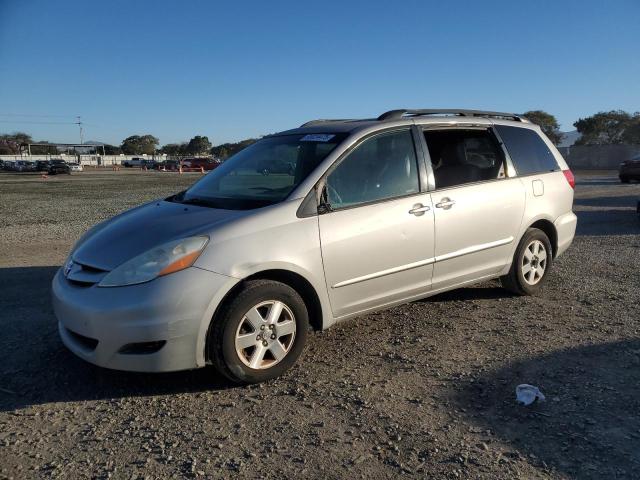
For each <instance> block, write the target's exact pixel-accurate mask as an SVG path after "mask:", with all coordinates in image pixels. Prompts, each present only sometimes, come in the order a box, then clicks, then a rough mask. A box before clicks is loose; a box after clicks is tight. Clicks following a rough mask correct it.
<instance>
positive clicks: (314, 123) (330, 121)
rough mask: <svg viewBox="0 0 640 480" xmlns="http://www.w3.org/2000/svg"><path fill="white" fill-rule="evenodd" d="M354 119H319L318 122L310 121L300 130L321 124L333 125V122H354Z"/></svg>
mask: <svg viewBox="0 0 640 480" xmlns="http://www.w3.org/2000/svg"><path fill="white" fill-rule="evenodd" d="M353 120H354V119H353V118H333V119H328V118H319V119H318V120H309V121H308V122H306V123H303V124H302V125H300V126H299V127H298V128H302V127H310V126H312V125H319V124H321V123H332V122H353Z"/></svg>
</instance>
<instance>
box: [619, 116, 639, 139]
mask: <svg viewBox="0 0 640 480" xmlns="http://www.w3.org/2000/svg"><path fill="white" fill-rule="evenodd" d="M622 140H623V142H624V143H628V144H631V145H640V112H635V113H634V114H633V115H632V117H631V120H630V122H629V125H627V128H625V130H624V134H623V135H622Z"/></svg>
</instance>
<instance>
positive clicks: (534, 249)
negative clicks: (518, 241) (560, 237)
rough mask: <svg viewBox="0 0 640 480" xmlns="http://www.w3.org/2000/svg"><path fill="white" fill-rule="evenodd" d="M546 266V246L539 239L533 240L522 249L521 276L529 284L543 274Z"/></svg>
mask: <svg viewBox="0 0 640 480" xmlns="http://www.w3.org/2000/svg"><path fill="white" fill-rule="evenodd" d="M546 268H547V248H546V247H545V245H544V243H542V242H541V241H540V240H533V241H532V242H531V243H529V245H527V248H525V249H524V255H523V256H522V276H523V278H524V281H525V282H526V283H527V284H529V285H535V284H537V283H538V282H540V280H542V277H543V276H544V273H545V270H546Z"/></svg>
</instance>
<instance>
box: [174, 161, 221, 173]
mask: <svg viewBox="0 0 640 480" xmlns="http://www.w3.org/2000/svg"><path fill="white" fill-rule="evenodd" d="M180 163H181V165H182V169H183V170H200V168H203V169H204V170H205V171H210V170H213V169H214V168H216V167H218V165H220V164H219V163H218V162H217V161H215V160H214V159H213V158H185V159H183V160H182V161H181V162H180Z"/></svg>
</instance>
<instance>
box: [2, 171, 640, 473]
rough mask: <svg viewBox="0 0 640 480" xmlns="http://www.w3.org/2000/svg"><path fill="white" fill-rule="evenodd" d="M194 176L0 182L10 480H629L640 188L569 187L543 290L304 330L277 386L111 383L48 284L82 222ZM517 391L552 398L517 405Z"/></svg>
mask: <svg viewBox="0 0 640 480" xmlns="http://www.w3.org/2000/svg"><path fill="white" fill-rule="evenodd" d="M197 177H198V175H197V174H190V175H183V176H178V175H175V174H161V173H154V172H148V173H142V172H119V173H103V174H96V173H90V172H85V173H83V174H77V175H72V176H71V177H66V176H65V177H62V176H61V177H51V178H49V179H48V180H46V181H43V180H40V178H39V177H38V176H35V175H31V176H30V175H11V174H0V331H1V332H2V334H1V335H0V365H1V367H0V478H5V477H6V478H20V479H22V478H42V477H55V478H108V477H112V478H127V479H128V478H167V477H174V478H182V477H185V476H186V477H189V476H193V477H195V476H198V477H201V476H202V477H211V478H220V477H230V476H237V477H240V478H245V477H246V478H255V477H268V478H283V477H296V476H297V477H322V478H354V477H366V478H390V477H396V476H398V475H401V474H403V475H406V476H408V477H416V478H424V477H429V478H505V479H512V478H517V477H520V478H594V479H595V478H638V477H640V416H639V415H638V412H640V338H639V335H638V334H639V329H640V303H639V298H640V254H639V251H640V250H639V248H640V221H639V219H638V218H637V215H636V214H635V211H634V210H635V202H636V201H637V199H639V198H640V185H638V184H632V185H621V184H619V183H618V181H617V178H616V177H615V174H614V173H613V172H608V173H607V172H599V173H595V174H593V173H592V174H589V175H580V176H578V180H579V184H578V187H577V189H576V200H575V210H576V211H577V213H578V216H579V227H578V236H577V237H576V240H575V242H574V244H573V246H572V247H571V249H570V250H569V251H568V252H567V253H566V254H565V255H564V256H563V257H561V258H560V259H558V261H557V262H556V263H555V265H554V267H553V272H552V276H551V278H550V279H549V282H548V283H547V285H546V286H545V288H544V292H543V294H542V295H541V296H539V297H534V298H521V297H513V296H510V295H509V294H507V293H506V292H505V291H503V290H502V289H500V288H499V287H498V284H497V283H496V282H490V283H484V284H480V285H478V286H476V287H473V288H465V289H462V290H458V291H455V292H450V293H447V294H443V295H438V296H437V297H433V298H431V299H428V300H426V301H420V302H415V303H412V304H409V305H406V306H402V307H398V308H394V309H391V310H388V311H385V312H381V313H377V314H373V315H368V316H366V317H363V318H360V319H357V320H354V321H350V322H347V323H344V324H341V325H338V326H336V327H334V328H332V329H330V330H328V331H326V332H323V333H315V334H313V335H311V336H310V339H309V344H308V348H307V350H306V355H305V357H304V358H303V361H302V362H301V363H300V365H298V366H297V367H295V368H294V369H292V370H291V371H290V372H289V373H287V374H286V375H285V376H284V377H282V378H280V379H278V380H275V381H272V382H270V383H268V384H266V385H258V386H252V387H241V388H240V387H232V386H230V385H229V384H227V383H225V382H224V381H223V380H222V379H220V378H218V377H217V376H216V374H215V373H214V372H213V371H212V370H211V369H203V370H198V371H193V372H186V373H175V374H160V375H144V374H130V373H120V372H112V371H107V370H103V369H100V368H97V367H93V366H91V365H89V364H86V363H84V362H83V361H81V360H79V359H77V358H76V357H75V356H74V355H72V354H71V353H70V352H68V351H67V350H66V349H65V348H64V347H63V346H62V344H61V343H60V341H59V340H58V336H57V333H56V322H55V319H54V317H53V314H52V311H51V306H50V301H49V284H50V281H51V278H52V276H53V275H54V272H55V271H56V269H57V266H58V265H60V264H61V263H62V262H63V260H64V258H65V256H66V254H67V252H68V250H69V248H70V247H71V245H72V243H73V241H74V240H75V239H76V238H77V237H78V236H79V235H80V234H81V233H82V232H83V231H84V230H85V229H86V228H88V227H89V226H90V225H92V224H94V223H96V222H97V221H98V220H101V219H103V218H107V217H109V216H111V215H113V214H115V213H117V212H119V211H121V210H123V209H126V208H129V207H131V206H133V205H136V204H139V203H141V202H143V201H145V200H147V199H151V198H155V197H159V196H162V195H166V194H169V193H171V192H175V191H178V190H180V189H182V187H184V186H186V185H188V184H189V183H191V182H193V181H194V180H195V179H196V178H197ZM519 383H531V384H534V385H538V386H539V387H540V388H541V389H542V391H543V392H544V393H545V394H546V396H547V401H546V402H545V403H542V404H536V405H534V406H532V407H522V406H519V405H517V404H516V403H515V396H514V389H515V386H516V385H517V384H519Z"/></svg>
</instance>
